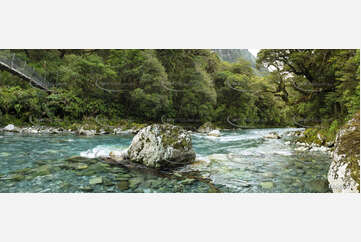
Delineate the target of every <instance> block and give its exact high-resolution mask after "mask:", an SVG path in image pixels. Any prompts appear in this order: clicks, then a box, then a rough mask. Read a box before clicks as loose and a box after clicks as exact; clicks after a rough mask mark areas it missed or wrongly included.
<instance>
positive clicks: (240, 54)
mask: <svg viewBox="0 0 361 242" xmlns="http://www.w3.org/2000/svg"><path fill="white" fill-rule="evenodd" d="M212 50H213V51H214V52H215V53H217V55H218V56H219V58H220V59H221V60H222V61H227V62H231V63H233V62H237V60H238V59H239V58H242V59H244V60H246V61H248V62H249V63H251V66H252V68H253V70H254V71H255V73H256V74H257V75H261V76H263V75H265V74H267V73H268V71H267V70H266V69H265V68H261V69H260V70H258V69H257V67H256V61H257V58H256V57H255V56H254V55H252V53H251V52H249V51H248V49H212Z"/></svg>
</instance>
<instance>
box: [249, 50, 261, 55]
mask: <svg viewBox="0 0 361 242" xmlns="http://www.w3.org/2000/svg"><path fill="white" fill-rule="evenodd" d="M260 50H261V49H248V51H249V52H251V53H252V55H254V57H257V53H258V51H260Z"/></svg>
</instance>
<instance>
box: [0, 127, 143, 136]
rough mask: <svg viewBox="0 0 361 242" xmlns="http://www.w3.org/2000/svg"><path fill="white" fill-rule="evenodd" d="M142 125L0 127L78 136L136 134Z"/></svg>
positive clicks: (12, 130) (9, 130)
mask: <svg viewBox="0 0 361 242" xmlns="http://www.w3.org/2000/svg"><path fill="white" fill-rule="evenodd" d="M143 126H146V125H140V126H139V125H137V126H134V127H132V128H129V129H126V128H122V127H116V128H108V127H104V128H98V129H89V128H87V127H86V126H85V127H83V126H82V127H80V128H78V129H65V128H58V127H47V126H29V127H16V126H15V125H13V124H9V125H7V126H5V127H4V128H0V133H1V132H11V133H19V134H73V135H80V136H93V135H104V134H115V135H117V134H136V133H137V132H138V131H139V130H140V129H141V128H142V127H143Z"/></svg>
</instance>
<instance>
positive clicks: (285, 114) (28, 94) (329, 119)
mask: <svg viewBox="0 0 361 242" xmlns="http://www.w3.org/2000/svg"><path fill="white" fill-rule="evenodd" d="M4 51H5V52H11V53H15V54H16V56H17V57H19V58H21V59H23V60H24V61H26V63H28V65H30V66H32V67H33V68H34V69H35V70H36V71H37V72H38V73H39V74H41V75H42V76H44V77H45V79H46V80H47V82H49V83H51V84H52V86H53V88H52V91H51V92H50V93H47V92H45V91H43V90H40V89H37V88H34V87H33V86H32V85H31V84H29V83H28V82H25V81H23V80H22V79H21V78H19V77H16V76H14V75H13V74H11V73H8V72H6V71H1V72H0V80H1V82H0V113H1V114H0V115H1V116H2V118H1V119H0V122H1V125H5V124H8V123H14V124H17V125H31V124H32V123H34V120H37V122H38V123H40V124H44V125H45V124H47V125H53V126H60V127H73V128H74V127H78V126H81V125H83V124H84V123H87V124H93V125H95V126H97V125H99V123H100V122H97V120H101V123H107V124H114V125H115V124H119V123H124V122H125V123H127V122H129V120H132V121H133V122H136V123H154V122H161V121H162V120H163V121H164V120H167V121H171V122H173V123H176V124H179V125H185V126H186V127H197V126H200V125H201V124H202V123H205V122H207V121H211V122H214V123H216V124H217V125H218V126H220V127H228V128H232V125H233V128H234V126H236V127H240V128H247V127H287V126H292V127H294V126H296V127H321V128H322V129H325V130H327V131H330V132H326V134H328V135H331V136H332V135H334V134H335V132H336V130H337V128H338V127H339V126H341V125H342V124H343V123H344V122H345V121H346V120H347V119H349V118H350V117H351V116H352V115H353V114H354V113H355V112H357V111H358V110H359V95H360V94H359V89H360V86H359V85H360V80H359V77H360V74H359V73H360V64H359V63H360V51H359V50H346V49H341V50H332V49H331V50H330V49H313V50H312V49H263V50H261V51H260V52H259V53H258V58H257V67H258V70H259V69H262V68H263V70H264V69H265V68H267V70H268V72H267V71H266V72H265V71H263V72H260V71H257V69H255V68H253V67H252V65H251V63H249V62H247V61H246V60H244V59H241V58H240V59H238V60H237V61H236V62H233V63H229V62H225V61H221V59H220V58H219V57H218V56H217V54H216V53H215V52H214V51H212V50H205V49H156V50H150V49H146V50H138V49H137V50H135V49H124V50H123V49H119V50H113V49H112V50H107V49H104V50H98V49H94V50H92V49H80V50H79V49H75V50H70V49H69V50H68V49H67V50H65V49H59V50H57V49H50V50H46V49H41V50H30V49H25V50H21V49H18V50H11V51H10V50H2V52H4Z"/></svg>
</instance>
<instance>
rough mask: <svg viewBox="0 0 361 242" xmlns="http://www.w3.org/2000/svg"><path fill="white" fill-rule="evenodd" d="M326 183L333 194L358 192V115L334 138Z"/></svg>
mask: <svg viewBox="0 0 361 242" xmlns="http://www.w3.org/2000/svg"><path fill="white" fill-rule="evenodd" d="M328 181H329V183H330V187H331V189H332V191H333V192H338V193H339V192H360V113H358V114H356V115H355V116H354V117H353V118H352V119H351V120H350V121H348V122H347V124H346V125H345V126H344V127H343V128H342V129H341V130H340V131H339V132H338V134H337V136H336V140H335V150H334V153H333V161H332V163H331V166H330V169H329V172H328Z"/></svg>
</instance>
